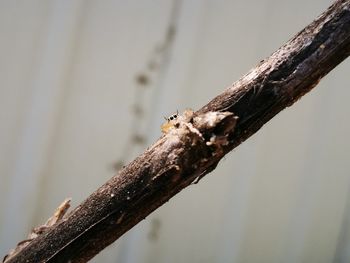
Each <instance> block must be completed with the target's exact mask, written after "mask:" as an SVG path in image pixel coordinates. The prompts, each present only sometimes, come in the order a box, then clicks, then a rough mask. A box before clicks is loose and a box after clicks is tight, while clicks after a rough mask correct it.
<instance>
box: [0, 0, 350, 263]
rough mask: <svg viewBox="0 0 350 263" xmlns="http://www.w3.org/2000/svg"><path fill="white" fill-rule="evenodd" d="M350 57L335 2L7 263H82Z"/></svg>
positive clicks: (345, 2) (345, 10) (342, 14)
mask: <svg viewBox="0 0 350 263" xmlns="http://www.w3.org/2000/svg"><path fill="white" fill-rule="evenodd" d="M349 54H350V1H349V0H338V1H336V2H335V3H334V4H333V5H332V6H331V7H330V8H329V9H328V10H326V11H325V12H324V13H323V14H322V15H321V16H319V17H318V18H317V19H316V20H315V21H314V22H312V23H311V24H310V25H308V26H307V27H306V28H305V29H303V30H302V31H301V32H300V33H298V34H297V35H296V36H295V37H293V38H292V39H291V40H290V41H288V42H287V43H286V44H285V45H283V46H282V47H281V48H280V49H278V50H277V51H276V52H274V53H273V54H272V55H271V56H270V57H269V58H267V59H266V60H264V61H262V62H260V64H259V65H258V66H257V67H255V68H254V69H252V70H251V71H250V72H249V73H248V74H246V75H245V76H243V77H242V78H241V79H240V80H238V81H237V82H235V83H234V84H233V85H232V86H231V87H229V88H227V89H226V90H225V91H224V92H223V93H222V94H220V95H219V96H217V97H216V98H214V99H213V100H212V101H211V102H209V103H208V104H207V105H205V106H204V107H203V108H201V109H200V110H199V111H197V112H191V111H187V112H185V113H184V114H183V115H182V116H180V117H179V118H178V119H177V120H176V121H175V122H174V123H173V127H170V128H172V129H170V131H169V132H168V133H167V134H165V135H164V136H162V137H161V138H160V139H159V140H158V141H157V142H156V143H155V144H154V145H152V146H151V147H150V148H149V149H147V150H146V152H145V153H143V154H142V155H140V156H139V157H138V158H136V159H135V160H134V161H133V162H131V163H130V164H129V165H127V166H126V167H125V168H124V169H123V170H121V171H120V172H119V173H118V174H117V175H116V176H114V177H113V178H111V179H110V180H109V181H108V182H107V183H105V184H104V185H103V186H101V187H100V188H99V189H98V190H97V191H95V192H94V193H93V194H91V195H90V197H88V198H87V199H86V200H85V201H84V202H83V203H82V204H81V205H79V206H78V207H77V208H76V209H75V210H74V211H72V212H71V213H70V214H69V215H68V216H67V217H65V218H63V219H62V220H61V221H60V222H59V223H57V224H55V225H53V226H52V227H50V228H49V229H48V230H47V231H46V232H44V233H42V234H41V235H39V236H38V237H36V238H35V239H33V240H32V241H31V242H30V243H29V244H28V245H27V246H26V247H24V248H23V249H21V250H20V251H19V252H17V253H15V254H14V255H11V256H10V257H8V259H7V260H6V262H8V263H9V262H68V261H69V262H86V261H87V260H89V259H91V258H92V257H93V256H94V255H96V254H97V253H99V252H100V251H101V250H102V249H103V248H105V247H106V246H108V245H109V244H111V243H112V242H113V241H115V240H116V239H118V238H119V237H120V236H121V235H123V234H124V233H125V232H127V231H128V230H129V229H130V228H132V227H133V226H134V225H136V224H137V223H138V222H140V221H141V220H142V219H144V218H145V217H146V216H147V215H149V214H150V213H151V212H152V211H154V210H155V209H156V208H158V207H159V206H161V205H162V204H164V203H165V202H166V201H168V200H169V199H170V198H171V197H172V196H174V195H175V194H176V193H178V192H180V191H181V190H182V189H183V188H185V187H186V186H188V185H190V184H191V183H193V182H195V181H198V180H199V179H200V178H201V177H202V176H204V175H205V174H207V173H209V172H210V171H212V170H213V169H215V167H216V165H217V163H218V162H219V161H220V159H221V158H222V157H223V156H224V155H225V154H226V153H228V152H229V151H231V150H232V149H233V148H234V147H236V146H238V145H239V144H240V143H242V142H243V141H244V140H246V139H247V138H248V137H249V136H251V135H252V134H254V133H255V132H256V131H258V130H259V129H260V128H261V127H262V126H263V125H264V124H265V123H266V122H267V121H269V120H270V119H271V118H272V117H273V116H275V115H276V114H277V113H278V112H280V111H281V110H283V109H284V108H286V107H288V106H290V105H292V104H293V103H294V102H295V101H296V100H298V99H299V98H300V97H302V96H303V95H304V94H306V93H307V92H309V91H310V90H311V89H312V88H313V87H315V86H316V85H317V83H318V82H319V81H320V80H321V78H322V77H324V76H325V75H326V74H327V73H328V72H329V71H331V70H332V69H333V68H334V67H336V66H337V65H338V64H339V63H341V62H342V61H343V60H344V59H345V58H346V57H347V56H349Z"/></svg>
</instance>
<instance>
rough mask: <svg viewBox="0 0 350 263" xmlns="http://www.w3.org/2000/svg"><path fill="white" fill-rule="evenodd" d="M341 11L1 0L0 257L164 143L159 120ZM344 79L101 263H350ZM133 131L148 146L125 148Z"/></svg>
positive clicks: (272, 126) (193, 0)
mask: <svg viewBox="0 0 350 263" xmlns="http://www.w3.org/2000/svg"><path fill="white" fill-rule="evenodd" d="M331 2H332V1H330V0H322V1H320V0H310V1H307V2H305V1H301V0H295V1H287V0H283V1H277V0H260V1H258V0H255V1H237V0H236V1H228V0H227V1H224V0H219V1H214V0H205V1H203V0H188V1H185V0H183V1H180V0H173V1H171V0H166V1H164V0H148V1H122V0H119V1H118V0H115V1H112V0H104V1H88V0H86V1H83V0H74V1H72V0H52V1H46V0H29V1H12V0H2V1H0V58H1V59H0V125H1V127H0V211H1V212H0V255H4V254H5V253H6V252H7V251H8V250H9V249H10V248H12V247H14V246H15V244H16V242H18V241H20V240H22V239H24V238H25V236H26V235H27V233H28V232H29V231H30V229H31V228H32V227H34V226H36V225H40V224H42V223H43V222H45V220H46V219H47V218H48V217H50V216H51V214H52V212H53V211H54V209H55V208H56V207H57V206H58V205H59V203H60V202H62V201H63V199H64V198H65V197H72V198H73V206H76V205H77V204H79V203H80V202H81V201H82V200H84V198H86V197H87V196H88V195H89V194H90V193H91V192H92V191H93V190H94V189H96V188H97V187H99V186H100V185H101V184H103V183H104V182H105V181H106V180H108V178H110V177H111V176H112V175H113V173H114V172H113V169H112V167H113V164H114V163H115V162H116V161H117V160H118V159H120V158H121V157H122V156H123V153H125V152H127V153H128V154H127V156H126V157H125V159H127V160H131V159H133V158H134V157H135V156H136V155H137V154H138V153H140V152H142V151H143V150H144V148H145V147H146V146H147V145H149V144H151V143H152V142H154V141H155V140H156V139H157V138H158V137H159V136H160V130H159V125H160V124H161V122H162V117H163V116H164V115H168V114H170V113H172V112H174V111H176V110H177V109H179V110H180V111H181V110H183V109H185V108H186V107H189V108H193V109H197V108H199V107H200V106H202V105H203V104H205V103H206V102H208V101H209V100H210V99H211V98H212V97H213V96H215V95H216V94H218V93H219V92H220V91H222V90H223V89H224V87H226V86H228V85H229V84H230V83H232V82H233V81H234V80H236V79H237V78H239V76H240V75H241V74H243V73H245V72H246V71H247V70H249V69H250V68H251V67H253V66H254V65H255V64H256V63H257V62H258V61H259V60H261V59H262V58H264V57H266V56H268V55H269V54H270V53H272V52H273V51H274V50H275V49H277V48H278V47H279V46H280V45H281V44H283V43H284V42H285V41H286V40H288V39H289V38H290V37H291V36H293V35H294V34H295V33H296V32H298V31H299V30H300V29H302V28H303V27H304V26H305V25H306V24H308V23H309V22H311V21H312V19H313V18H315V17H316V16H317V15H318V14H320V13H321V12H322V10H324V9H325V8H326V7H327V6H329V5H330V4H331ZM177 8H178V10H177ZM177 11H178V12H177ZM170 20H171V21H172V22H173V23H175V24H176V30H177V31H176V35H175V38H174V39H173V40H172V41H170V42H169V43H168V44H167V45H166V48H165V51H159V45H160V44H161V43H163V42H164V38H165V35H166V32H167V28H168V26H169V21H170ZM157 46H158V49H157ZM157 50H158V51H157ZM150 60H155V61H156V62H158V63H159V64H160V65H161V67H160V68H157V69H155V70H153V71H151V72H149V71H150V70H147V64H148V63H149V61H150ZM349 70H350V63H349V61H345V62H343V63H342V64H341V65H340V66H339V67H337V68H336V69H335V70H334V71H332V72H331V73H330V74H329V75H328V76H327V77H326V78H325V79H324V80H323V81H322V82H321V83H320V84H319V85H318V86H317V87H316V89H315V90H314V91H312V92H311V93H310V94H308V95H306V96H305V97H304V98H303V99H302V100H300V101H299V102H297V104H295V105H294V106H292V107H291V108H289V109H287V110H285V111H283V112H282V113H281V114H279V115H278V116H276V117H275V118H274V119H273V120H272V121H270V122H269V123H268V124H267V125H265V126H264V127H263V128H262V129H261V130H260V131H259V132H258V134H256V135H255V136H254V137H252V138H250V139H249V140H248V141H247V142H245V143H244V144H242V145H241V146H240V147H238V148H237V149H236V150H234V151H233V152H232V153H231V154H229V155H228V156H227V157H225V159H224V160H223V161H222V162H221V163H220V164H219V166H218V168H217V169H216V170H215V171H214V172H212V173H211V174H209V175H208V176H207V177H206V178H204V179H203V180H202V181H201V182H200V183H199V184H198V185H194V186H191V187H189V188H188V189H186V190H184V191H183V192H181V193H180V194H179V195H177V196H176V197H174V198H173V199H172V200H170V202H168V203H167V204H165V205H164V206H163V207H161V208H160V209H158V210H157V211H156V212H155V213H153V214H152V215H150V216H149V217H148V218H147V219H146V220H144V221H143V222H141V223H140V224H139V225H138V226H136V227H135V228H134V229H133V230H131V231H130V232H128V233H127V234H125V235H124V236H123V237H122V238H121V239H120V240H119V241H117V242H116V243H115V244H113V245H112V246H110V247H109V248H107V249H106V250H105V251H103V252H102V253H101V254H100V255H98V256H97V257H96V258H95V259H94V260H93V262H121V263H128V262H150V263H151V262H152V263H153V262H234V263H240V262H242V263H243V262H249V263H251V262H253V263H254V262H259V263H260V262H269V263H271V262H291V263H292V262H315V263H316V262H317V263H322V262H325V263H326V262H350V249H349V247H350V230H349V227H350V225H349V224H350V220H349V218H350V206H349V204H350V202H349V186H350V172H349V171H350V163H349V152H350V142H349V141H348V140H347V137H348V134H350V124H349V122H348V115H349V112H350V109H349V106H348V105H347V98H349V96H350V90H349V89H348V83H349V75H348V72H349ZM144 71H146V72H149V73H147V74H148V76H150V78H151V82H150V84H149V85H146V86H142V85H140V84H137V83H136V82H135V77H136V76H137V75H138V74H139V73H140V72H144ZM135 103H136V104H138V105H140V106H142V108H143V115H140V117H137V116H136V115H135V114H133V111H132V108H133V105H134V104H135ZM135 116H136V117H135ZM135 130H136V131H137V132H139V133H140V134H143V135H144V136H145V139H146V143H145V144H135V143H129V140H130V136H131V134H132V133H133V131H135ZM128 145H131V146H130V147H129V148H128V147H127V146H128Z"/></svg>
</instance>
